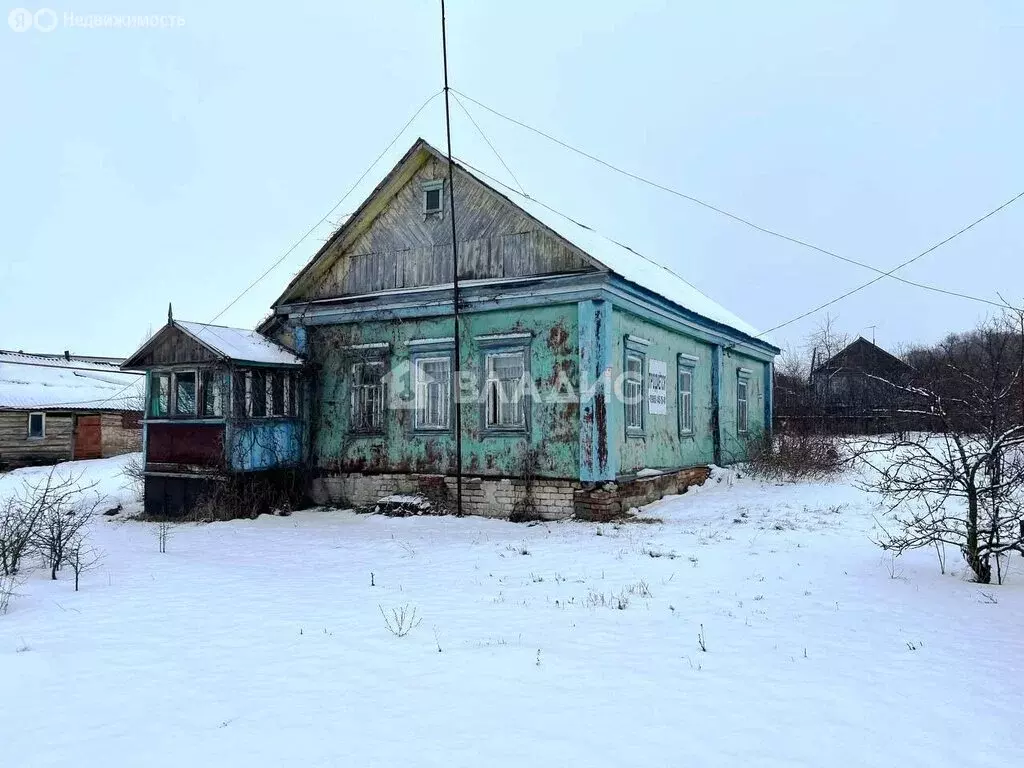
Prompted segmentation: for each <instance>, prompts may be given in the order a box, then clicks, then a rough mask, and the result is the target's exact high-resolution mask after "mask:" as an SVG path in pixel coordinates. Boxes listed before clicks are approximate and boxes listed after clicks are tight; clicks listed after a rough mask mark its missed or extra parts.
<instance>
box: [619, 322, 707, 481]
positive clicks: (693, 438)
mask: <svg viewBox="0 0 1024 768" xmlns="http://www.w3.org/2000/svg"><path fill="white" fill-rule="evenodd" d="M613 319H614V344H615V350H614V354H613V357H612V365H613V372H614V379H615V380H616V381H618V380H619V377H620V376H621V374H622V372H623V367H624V365H625V354H626V343H625V339H626V336H627V335H633V336H639V337H641V338H643V339H645V340H648V341H650V342H651V343H650V345H649V346H647V347H646V348H643V349H644V350H645V354H646V366H647V368H649V366H650V361H651V360H660V361H664V362H665V363H666V367H667V371H668V380H667V390H668V391H667V398H666V400H667V403H666V413H665V414H664V415H660V414H652V413H650V412H649V406H648V403H647V398H646V369H645V387H644V389H645V401H644V419H645V428H644V434H643V436H629V437H627V436H626V429H625V406H624V404H623V403H622V402H621V401H620V400H619V399H616V401H615V402H614V405H613V406H612V408H611V415H612V416H613V427H612V430H611V434H612V437H613V439H614V440H616V441H617V445H618V453H619V472H620V473H621V474H629V473H632V472H636V471H637V470H639V469H643V468H644V467H648V468H652V469H657V468H669V467H684V466H692V465H696V464H708V463H710V462H711V461H712V460H713V458H714V440H713V437H712V414H713V411H712V400H711V367H712V354H711V352H712V345H710V344H707V343H705V342H702V341H698V340H697V339H693V338H690V337H688V336H684V335H683V334H680V333H677V332H675V331H670V330H667V329H665V328H663V327H661V326H659V325H656V324H654V323H651V322H649V321H647V320H643V319H641V318H639V317H637V316H636V315H633V314H630V313H628V312H624V311H622V310H619V309H616V310H615V311H614V313H613ZM680 353H683V354H686V355H692V356H695V357H697V358H699V360H698V361H697V362H696V364H695V365H694V366H693V368H692V371H693V434H692V435H682V436H681V435H680V431H679V387H678V376H677V366H678V358H679V355H680Z"/></svg>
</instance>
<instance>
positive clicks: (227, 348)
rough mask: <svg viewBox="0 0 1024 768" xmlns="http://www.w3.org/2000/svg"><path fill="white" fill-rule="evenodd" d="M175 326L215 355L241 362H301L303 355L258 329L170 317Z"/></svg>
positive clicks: (295, 363)
mask: <svg viewBox="0 0 1024 768" xmlns="http://www.w3.org/2000/svg"><path fill="white" fill-rule="evenodd" d="M172 322H173V323H174V324H175V325H176V326H178V327H179V328H181V329H182V330H183V331H185V333H187V334H188V335H189V336H191V337H192V338H194V339H195V340H196V341H198V342H199V343H200V344H203V345H205V346H207V347H209V348H210V349H212V350H213V351H214V352H216V353H217V354H219V355H221V356H223V357H226V358H228V359H229V360H234V361H236V362H240V363H263V364H266V365H302V358H301V357H299V356H298V355H296V354H295V353H294V352H292V351H291V350H290V349H288V348H287V347H283V346H281V345H280V344H278V343H277V342H276V341H272V340H271V339H268V338H267V337H266V336H264V335H262V334H261V333H260V332H259V331H251V330H248V329H247V328H228V327H227V326H223V325H210V324H209V323H196V322H192V321H189V320H173V321H172Z"/></svg>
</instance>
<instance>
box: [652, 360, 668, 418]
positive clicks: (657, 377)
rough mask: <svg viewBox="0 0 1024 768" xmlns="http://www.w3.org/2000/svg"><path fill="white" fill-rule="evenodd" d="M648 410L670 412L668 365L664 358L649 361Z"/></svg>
mask: <svg viewBox="0 0 1024 768" xmlns="http://www.w3.org/2000/svg"><path fill="white" fill-rule="evenodd" d="M647 411H648V413H656V414H660V415H665V414H666V413H668V365H667V364H666V363H665V361H664V360H648V361H647Z"/></svg>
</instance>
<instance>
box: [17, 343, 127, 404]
mask: <svg viewBox="0 0 1024 768" xmlns="http://www.w3.org/2000/svg"><path fill="white" fill-rule="evenodd" d="M144 393H145V381H144V379H143V377H142V376H139V375H138V374H134V373H123V372H121V371H120V369H119V368H118V366H117V363H116V362H113V361H111V362H106V361H102V360H101V359H97V358H91V359H76V358H71V359H67V358H65V357H63V356H59V355H34V354H29V353H25V352H2V351H0V409H7V410H33V409H54V410H91V411H95V410H110V411H139V410H142V401H143V397H144Z"/></svg>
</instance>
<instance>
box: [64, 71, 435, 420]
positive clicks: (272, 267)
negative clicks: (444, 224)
mask: <svg viewBox="0 0 1024 768" xmlns="http://www.w3.org/2000/svg"><path fill="white" fill-rule="evenodd" d="M441 93H442V91H436V92H435V93H433V94H431V96H429V97H428V98H427V100H426V101H424V102H423V103H422V104H420V106H419V108H418V109H417V110H416V111H415V112H413V114H412V117H410V118H409V119H408V120H406V122H405V125H403V126H402V129H401V130H400V131H399V132H398V133H397V134H395V137H394V138H393V139H392V140H391V142H390V143H389V144H388V145H387V146H386V147H385V148H384V150H383V151H382V152H381V153H380V154H379V155H377V157H376V158H375V159H374V161H373V162H372V163H370V165H369V167H368V168H367V169H366V170H365V171H363V173H362V174H361V175H360V176H359V178H358V179H356V181H355V183H353V184H352V186H351V187H349V188H348V191H347V192H345V194H344V195H342V196H341V198H340V199H339V200H338V202H336V203H335V204H334V206H333V207H332V208H331V210H329V211H328V212H327V213H325V214H324V215H323V216H322V217H321V218H320V220H319V221H318V222H317V223H316V224H314V225H313V226H312V227H310V228H309V229H308V230H307V231H306V233H305V234H304V235H303V236H302V237H300V238H299V239H298V240H296V241H295V242H294V243H293V244H292V246H291V248H289V249H288V250H287V251H285V252H284V255H282V256H281V257H280V258H279V259H277V261H275V262H274V263H273V264H271V265H270V266H269V267H268V268H267V269H266V270H265V271H264V272H263V274H261V275H260V276H259V277H257V278H256V279H255V280H253V281H252V282H251V283H249V285H248V286H246V288H245V290H243V291H242V292H241V293H240V294H238V295H237V296H236V297H235V298H234V299H232V300H231V301H230V302H229V303H228V305H227V306H226V307H224V309H222V310H221V311H220V312H218V313H217V314H216V315H214V316H213V318H212V319H211V320H210V321H209V322H208V323H205V324H204V327H203V331H201V332H200V333H203V332H209V333H210V334H211V335H213V336H216V337H217V338H219V339H221V340H222V341H223V340H224V339H223V337H222V336H220V335H219V334H218V333H217V332H216V331H214V330H212V329H211V328H210V324H212V323H213V322H214V321H216V320H217V319H219V318H220V316H221V315H223V314H224V313H225V312H227V311H228V310H229V309H231V307H233V306H234V305H235V304H237V303H238V302H239V300H241V299H242V297H243V296H245V295H246V294H247V293H248V292H249V291H251V290H252V289H253V288H255V287H256V286H257V285H258V284H259V283H260V282H261V281H262V280H264V279H265V278H266V277H267V276H268V275H269V274H270V273H271V272H273V271H274V270H275V269H276V268H277V267H278V266H280V265H281V263H282V262H283V261H284V260H285V259H287V258H288V257H289V256H291V254H292V253H294V251H295V249H296V248H298V247H299V246H300V245H302V243H303V242H304V241H305V240H306V238H308V237H309V236H310V235H311V234H313V232H315V231H316V229H317V228H318V227H319V226H320V225H321V224H323V223H324V222H325V221H327V219H329V218H330V217H331V216H332V215H333V214H334V212H335V211H336V210H338V208H340V207H341V204H342V203H344V202H345V200H346V199H348V196H349V195H351V194H352V192H353V191H355V189H356V187H358V186H359V184H360V183H361V182H362V181H363V179H365V178H366V177H367V175H369V173H370V171H372V170H373V169H374V167H375V166H376V165H377V163H379V162H380V161H381V159H382V158H383V157H384V155H386V154H387V153H388V152H390V151H391V148H392V147H393V146H394V145H395V144H396V143H397V142H398V140H399V139H400V138H402V134H404V133H405V132H406V130H408V128H409V126H410V125H412V123H413V121H414V120H415V119H416V118H417V117H419V116H420V113H421V112H422V111H423V110H424V109H426V108H427V105H429V104H430V102H432V101H433V100H434V99H436V98H437V97H438V96H440V95H441ZM137 384H138V382H132V383H131V384H128V385H127V386H125V387H122V388H121V389H119V390H118V391H117V392H115V393H114V394H112V395H110V396H109V397H107V398H105V399H103V400H99V401H96V400H78V401H69V402H67V403H63V405H85V404H92V403H96V406H95V407H99V406H101V405H103V404H104V403H108V402H110V401H111V400H113V399H114V398H115V397H118V396H119V395H121V393H123V392H127V391H128V390H129V389H131V388H132V387H134V386H136V385H137Z"/></svg>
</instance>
